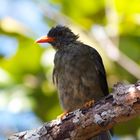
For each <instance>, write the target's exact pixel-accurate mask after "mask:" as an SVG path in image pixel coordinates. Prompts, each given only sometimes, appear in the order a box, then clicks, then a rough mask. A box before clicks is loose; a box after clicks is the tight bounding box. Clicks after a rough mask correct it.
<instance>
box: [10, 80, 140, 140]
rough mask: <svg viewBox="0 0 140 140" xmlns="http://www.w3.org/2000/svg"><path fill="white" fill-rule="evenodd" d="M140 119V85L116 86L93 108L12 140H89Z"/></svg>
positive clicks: (57, 120)
mask: <svg viewBox="0 0 140 140" xmlns="http://www.w3.org/2000/svg"><path fill="white" fill-rule="evenodd" d="M139 115H140V81H139V82H137V83H136V84H130V85H126V84H122V83H117V84H116V85H114V88H113V92H112V93H111V94H110V95H108V96H106V97H105V98H103V99H101V100H100V101H98V102H97V103H95V104H94V105H91V106H89V107H83V108H81V109H78V110H76V111H74V112H70V113H68V114H66V115H65V116H64V117H63V118H62V119H56V120H53V121H51V122H48V123H45V124H44V125H43V126H41V127H39V128H37V129H34V130H29V131H25V132H20V133H17V134H14V135H13V136H11V137H10V138H9V140H31V139H39V140H62V139H67V140H86V139H89V138H91V137H93V136H95V135H97V134H99V133H100V132H102V131H106V130H109V129H110V128H112V127H113V126H114V125H115V124H118V123H120V122H124V121H128V120H130V119H132V118H134V117H136V116H139Z"/></svg>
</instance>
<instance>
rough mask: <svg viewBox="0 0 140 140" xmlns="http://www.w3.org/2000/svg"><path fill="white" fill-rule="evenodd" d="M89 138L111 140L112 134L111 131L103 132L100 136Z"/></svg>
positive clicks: (91, 139)
mask: <svg viewBox="0 0 140 140" xmlns="http://www.w3.org/2000/svg"><path fill="white" fill-rule="evenodd" d="M89 140H111V134H110V132H109V131H107V132H102V133H100V134H99V135H98V136H95V137H93V138H90V139H89Z"/></svg>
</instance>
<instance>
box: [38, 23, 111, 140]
mask: <svg viewBox="0 0 140 140" xmlns="http://www.w3.org/2000/svg"><path fill="white" fill-rule="evenodd" d="M78 37H79V36H78V35H75V34H74V33H73V32H72V31H71V30H70V29H69V28H68V27H66V26H61V25H58V26H56V27H53V28H51V29H50V31H49V32H48V34H47V35H46V36H43V37H41V38H40V39H38V40H37V41H36V42H37V43H50V44H51V45H52V46H53V48H54V49H55V50H56V54H55V58H54V69H53V82H54V84H55V85H56V87H57V90H58V95H59V99H60V104H61V106H62V108H63V109H64V111H65V112H69V111H73V110H76V109H78V108H81V107H83V105H84V104H85V103H86V102H88V101H91V100H93V99H94V100H95V101H97V100H99V99H101V98H102V97H104V96H106V95H108V93H109V91H108V85H107V80H106V72H105V68H104V65H103V62H102V58H101V56H100V54H99V53H98V52H97V50H96V49H94V48H93V47H90V46H88V45H86V44H84V43H82V42H81V41H79V40H78ZM90 139H92V140H109V139H110V133H109V131H106V132H102V133H100V134H99V135H98V136H95V137H94V138H90Z"/></svg>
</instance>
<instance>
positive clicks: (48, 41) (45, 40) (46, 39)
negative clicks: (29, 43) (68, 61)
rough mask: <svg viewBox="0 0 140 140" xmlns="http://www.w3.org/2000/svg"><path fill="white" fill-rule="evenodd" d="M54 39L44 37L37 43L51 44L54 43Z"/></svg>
mask: <svg viewBox="0 0 140 140" xmlns="http://www.w3.org/2000/svg"><path fill="white" fill-rule="evenodd" d="M53 41H54V38H53V37H47V36H42V37H41V38H39V39H37V40H36V41H35V43H50V42H53Z"/></svg>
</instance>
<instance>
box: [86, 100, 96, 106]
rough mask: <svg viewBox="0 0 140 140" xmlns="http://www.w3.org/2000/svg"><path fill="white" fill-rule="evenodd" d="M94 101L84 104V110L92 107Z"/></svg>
mask: <svg viewBox="0 0 140 140" xmlns="http://www.w3.org/2000/svg"><path fill="white" fill-rule="evenodd" d="M94 103H95V101H94V100H91V101H88V102H86V103H85V104H84V107H85V108H89V107H92V106H93V105H94Z"/></svg>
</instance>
